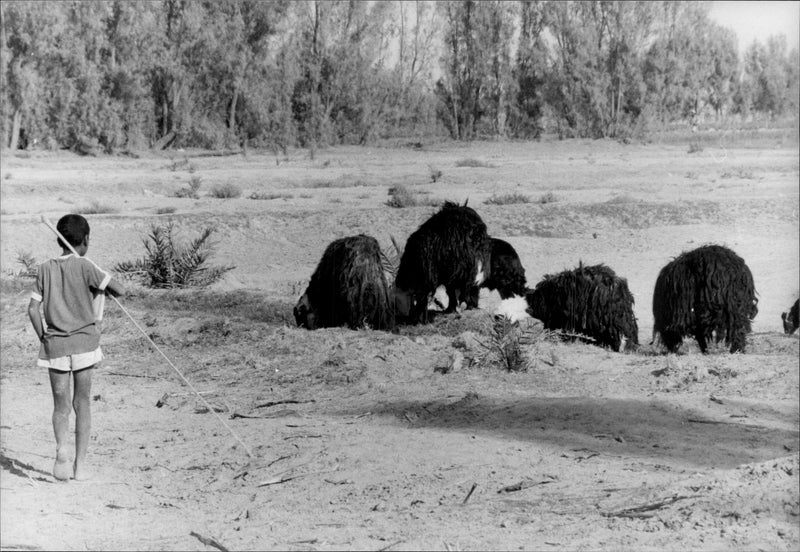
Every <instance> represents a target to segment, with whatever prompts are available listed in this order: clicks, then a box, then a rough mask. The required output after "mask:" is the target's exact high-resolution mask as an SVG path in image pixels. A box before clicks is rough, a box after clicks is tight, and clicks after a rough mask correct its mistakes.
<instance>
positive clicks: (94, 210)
mask: <svg viewBox="0 0 800 552" xmlns="http://www.w3.org/2000/svg"><path fill="white" fill-rule="evenodd" d="M75 212H76V213H77V214H79V215H102V214H103V213H116V212H117V208H116V207H111V206H110V205H105V204H103V203H100V202H98V201H92V202H91V203H90V204H89V206H88V207H82V208H79V209H76V210H75Z"/></svg>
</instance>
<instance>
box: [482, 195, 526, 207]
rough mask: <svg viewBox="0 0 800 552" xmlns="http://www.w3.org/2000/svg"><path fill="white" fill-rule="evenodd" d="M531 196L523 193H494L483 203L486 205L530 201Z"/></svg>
mask: <svg viewBox="0 0 800 552" xmlns="http://www.w3.org/2000/svg"><path fill="white" fill-rule="evenodd" d="M530 202H531V198H529V197H528V196H526V195H523V194H505V195H500V196H499V195H493V196H492V197H490V198H489V199H487V200H486V201H484V202H483V203H484V204H485V205H512V204H514V203H530Z"/></svg>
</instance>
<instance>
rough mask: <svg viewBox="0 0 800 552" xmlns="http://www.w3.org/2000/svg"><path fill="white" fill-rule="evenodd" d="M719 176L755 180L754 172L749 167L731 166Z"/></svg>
mask: <svg viewBox="0 0 800 552" xmlns="http://www.w3.org/2000/svg"><path fill="white" fill-rule="evenodd" d="M719 177H720V178H741V179H743V180H755V178H756V177H755V174H754V173H753V169H752V168H750V167H733V168H731V169H730V170H728V171H725V172H723V173H722V174H720V175H719Z"/></svg>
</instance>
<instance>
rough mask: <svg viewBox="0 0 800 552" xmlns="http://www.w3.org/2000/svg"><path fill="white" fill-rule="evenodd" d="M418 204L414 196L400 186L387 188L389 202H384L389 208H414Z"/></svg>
mask: <svg viewBox="0 0 800 552" xmlns="http://www.w3.org/2000/svg"><path fill="white" fill-rule="evenodd" d="M418 204H419V203H418V201H417V198H415V197H414V194H412V193H411V192H410V191H409V190H408V188H406V187H405V186H403V185H402V184H397V185H396V186H392V187H391V188H389V200H388V201H387V202H386V205H388V206H389V207H396V208H398V209H402V208H404V207H416V206H417V205H418Z"/></svg>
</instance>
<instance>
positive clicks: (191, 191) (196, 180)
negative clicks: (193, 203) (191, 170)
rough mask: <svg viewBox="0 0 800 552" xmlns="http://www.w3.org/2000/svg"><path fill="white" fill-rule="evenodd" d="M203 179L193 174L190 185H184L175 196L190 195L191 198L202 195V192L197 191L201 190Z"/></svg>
mask: <svg viewBox="0 0 800 552" xmlns="http://www.w3.org/2000/svg"><path fill="white" fill-rule="evenodd" d="M201 181H202V179H201V178H200V177H199V176H193V177H192V178H190V179H189V186H188V187H183V188H181V189H180V190H178V191H177V192H175V197H188V198H190V199H197V198H198V197H200V194H198V193H197V192H198V191H199V190H200V183H201Z"/></svg>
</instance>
